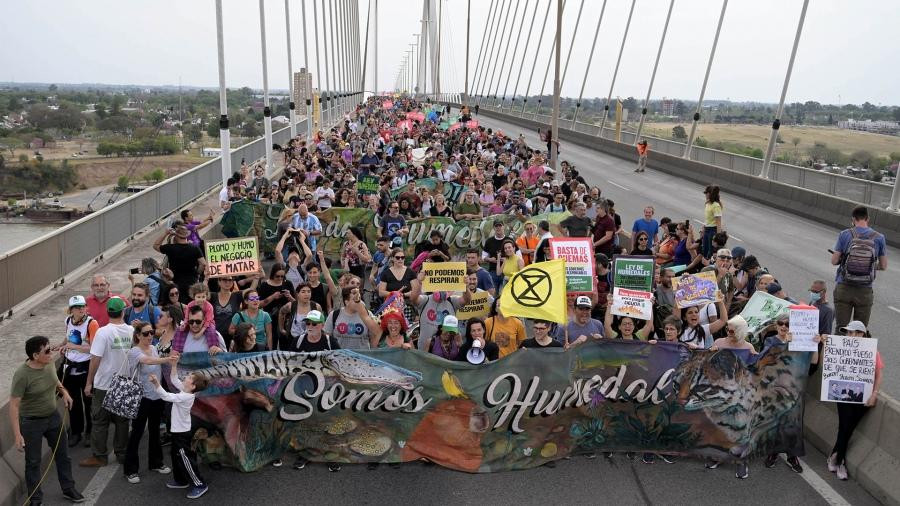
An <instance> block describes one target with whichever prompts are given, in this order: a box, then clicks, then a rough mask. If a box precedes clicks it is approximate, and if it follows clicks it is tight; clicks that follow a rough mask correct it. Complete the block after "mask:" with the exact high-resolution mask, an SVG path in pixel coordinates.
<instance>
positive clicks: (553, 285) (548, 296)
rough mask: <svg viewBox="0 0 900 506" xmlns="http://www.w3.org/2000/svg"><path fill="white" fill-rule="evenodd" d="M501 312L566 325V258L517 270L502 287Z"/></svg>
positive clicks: (505, 314) (506, 314)
mask: <svg viewBox="0 0 900 506" xmlns="http://www.w3.org/2000/svg"><path fill="white" fill-rule="evenodd" d="M500 311H502V312H503V315H504V316H522V317H525V318H534V319H541V320H548V321H552V322H557V323H563V324H565V323H566V322H567V315H566V261H565V260H562V259H558V260H550V261H547V262H537V263H533V264H531V265H529V266H528V267H525V268H524V269H522V270H521V271H519V272H517V273H515V274H514V275H513V277H512V278H511V279H510V280H509V281H508V282H507V283H506V286H504V287H503V293H502V294H501V296H500Z"/></svg>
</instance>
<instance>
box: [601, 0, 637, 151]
mask: <svg viewBox="0 0 900 506" xmlns="http://www.w3.org/2000/svg"><path fill="white" fill-rule="evenodd" d="M636 2H637V0H631V9H630V10H629V11H628V21H626V22H625V33H624V34H623V35H622V43H621V44H620V45H619V57H618V58H617V59H616V68H615V70H613V76H612V82H610V83H609V95H607V97H606V105H605V106H603V119H602V120H601V121H600V137H601V138H602V137H603V127H604V126H605V125H606V120H607V117H608V116H609V101H610V100H612V92H613V87H614V86H615V85H616V77H618V75H619V64H620V63H622V52H623V51H624V50H625V41H626V40H627V39H628V29H629V28H630V27H631V18H632V15H633V14H634V4H635V3H636Z"/></svg>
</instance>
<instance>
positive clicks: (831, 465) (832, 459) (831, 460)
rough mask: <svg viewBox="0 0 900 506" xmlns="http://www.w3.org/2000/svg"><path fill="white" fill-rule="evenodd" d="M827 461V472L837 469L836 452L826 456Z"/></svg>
mask: <svg viewBox="0 0 900 506" xmlns="http://www.w3.org/2000/svg"><path fill="white" fill-rule="evenodd" d="M827 463H828V471H829V472H832V473H833V472H835V471H837V453H832V454H831V455H830V456H829V457H828V461H827Z"/></svg>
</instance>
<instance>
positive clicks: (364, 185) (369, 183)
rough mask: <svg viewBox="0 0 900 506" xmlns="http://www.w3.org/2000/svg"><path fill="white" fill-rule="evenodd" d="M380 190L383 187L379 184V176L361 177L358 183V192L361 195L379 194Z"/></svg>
mask: <svg viewBox="0 0 900 506" xmlns="http://www.w3.org/2000/svg"><path fill="white" fill-rule="evenodd" d="M379 188H381V185H380V184H379V181H378V176H359V179H358V180H357V181H356V191H357V192H358V193H359V194H360V195H371V194H373V193H378V189H379Z"/></svg>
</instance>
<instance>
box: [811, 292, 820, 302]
mask: <svg viewBox="0 0 900 506" xmlns="http://www.w3.org/2000/svg"><path fill="white" fill-rule="evenodd" d="M821 298H822V294H820V293H818V292H809V303H810V304H814V303H816V302H818V301H819V300H820V299H821Z"/></svg>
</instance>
